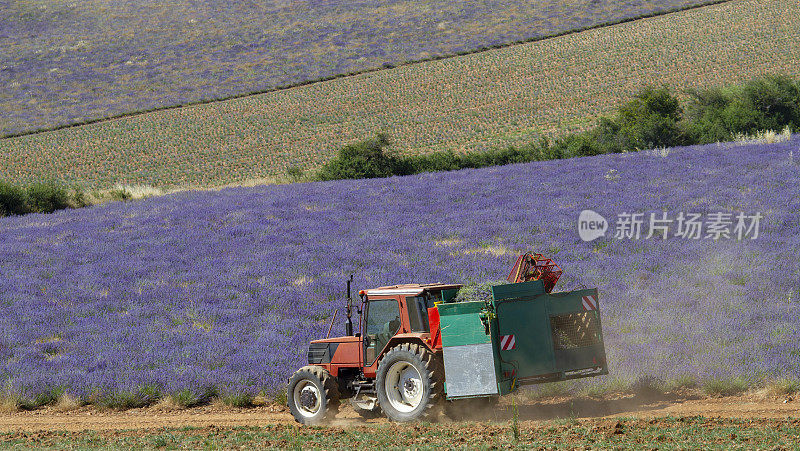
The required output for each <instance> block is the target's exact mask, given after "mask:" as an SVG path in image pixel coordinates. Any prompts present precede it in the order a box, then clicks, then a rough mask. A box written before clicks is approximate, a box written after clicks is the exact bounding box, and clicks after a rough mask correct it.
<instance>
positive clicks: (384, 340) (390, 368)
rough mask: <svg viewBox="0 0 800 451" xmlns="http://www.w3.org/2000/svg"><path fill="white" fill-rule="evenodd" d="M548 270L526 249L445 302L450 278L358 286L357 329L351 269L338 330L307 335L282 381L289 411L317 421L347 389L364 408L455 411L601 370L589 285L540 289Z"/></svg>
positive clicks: (405, 415)
mask: <svg viewBox="0 0 800 451" xmlns="http://www.w3.org/2000/svg"><path fill="white" fill-rule="evenodd" d="M560 276H561V268H559V267H558V265H556V264H555V263H553V262H552V260H550V259H547V258H544V257H542V256H541V255H540V254H532V253H528V254H525V255H521V256H520V257H519V258H518V259H517V261H516V263H515V265H514V269H513V270H512V271H511V274H510V275H509V277H508V282H509V283H507V284H502V285H495V286H493V287H492V293H491V299H485V300H479V301H460V300H459V301H457V299H459V297H458V292H459V290H460V289H461V288H462V286H461V285H458V284H441V283H431V284H403V285H392V286H384V287H379V288H375V289H370V290H361V291H359V295H360V297H361V302H360V304H359V305H358V306H356V307H357V308H356V309H355V310H356V312H357V314H358V331H356V329H355V328H354V326H355V325H354V322H353V319H352V316H353V307H354V306H353V299H352V298H351V297H350V281H352V277H351V279H350V281H348V282H347V287H348V288H347V292H348V295H347V299H348V302H347V305H346V309H345V311H346V316H347V321H346V323H345V333H346V334H345V335H344V336H341V337H330V336H328V337H325V338H323V339H319V340H314V341H312V342H311V343H310V345H309V349H308V365H307V366H304V367H302V368H300V369H299V370H297V371H296V372H295V373H294V375H292V377H291V378H290V379H289V381H288V382H289V384H288V389H287V390H288V391H287V399H288V405H289V408H290V410H291V412H292V414H293V415H294V417H295V419H297V421H298V422H300V423H304V424H319V423H321V422H324V421H327V420H330V419H331V418H333V417H334V416H335V415H336V412H337V411H338V409H339V404H340V400H342V399H349V401H350V403H351V404H352V406H353V407H354V409H355V410H356V411H357V412H359V413H360V414H362V415H364V416H365V417H368V418H370V417H373V416H375V415H380V414H384V415H386V416H387V417H389V419H391V420H392V421H400V422H404V421H414V420H417V419H420V418H425V417H429V416H430V415H431V414H432V412H434V411H436V409H433V407H434V406H437V405H442V404H443V405H444V407H445V413H447V412H448V411H449V412H451V413H454V412H455V413H456V414H457V412H459V411H462V412H463V411H464V410H470V409H464V408H463V407H464V406H465V404H466V403H478V404H481V403H483V402H484V401H487V402H494V401H496V400H497V399H498V398H499V396H501V395H505V394H507V393H510V392H512V391H514V390H515V389H516V388H518V387H520V386H522V385H526V384H536V383H542V382H552V381H561V380H567V379H575V378H580V377H589V376H597V375H601V374H608V369H607V366H606V354H605V349H604V347H603V333H602V328H601V326H600V311H599V308H598V307H599V304H598V296H597V290H596V289H588V290H578V291H570V292H564V293H551V291H552V290H553V288H554V287H555V284H556V282H557V281H558V278H559V277H560ZM335 319H336V315H335V314H334V315H333V319H332V320H331V325H330V327H329V329H328V335H330V330H331V329H332V327H333V321H334V320H335ZM448 415H450V413H448ZM451 416H452V415H451Z"/></svg>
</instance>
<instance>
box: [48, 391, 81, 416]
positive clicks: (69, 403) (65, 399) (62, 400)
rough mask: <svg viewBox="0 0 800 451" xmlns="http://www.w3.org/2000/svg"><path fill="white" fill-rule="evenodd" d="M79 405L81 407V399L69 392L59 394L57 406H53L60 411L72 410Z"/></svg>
mask: <svg viewBox="0 0 800 451" xmlns="http://www.w3.org/2000/svg"><path fill="white" fill-rule="evenodd" d="M79 407H81V401H80V400H79V399H78V398H76V397H74V396H72V395H69V394H67V393H64V394H62V395H61V396H59V397H58V401H57V402H56V404H55V406H53V408H54V409H55V410H56V411H59V412H67V411H70V410H75V409H77V408H79Z"/></svg>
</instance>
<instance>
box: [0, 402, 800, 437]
mask: <svg viewBox="0 0 800 451" xmlns="http://www.w3.org/2000/svg"><path fill="white" fill-rule="evenodd" d="M509 407H510V403H509V401H508V400H503V403H502V404H501V405H500V406H499V408H498V409H497V410H495V411H492V412H487V413H483V414H482V415H481V416H478V417H473V418H471V419H473V420H477V421H506V420H508V419H509V418H511V409H509ZM517 408H518V411H519V417H520V420H522V421H525V422H533V423H536V422H539V421H541V420H548V419H555V418H569V417H573V418H614V417H626V418H658V417H667V416H673V417H691V416H704V417H711V418H714V417H718V418H744V419H759V418H766V419H784V420H785V419H787V418H798V417H800V400H795V399H792V398H783V399H781V398H765V397H763V396H758V395H745V396H736V397H725V398H700V397H698V396H694V397H693V396H682V397H672V398H668V397H661V398H660V399H652V398H650V399H647V398H643V397H641V396H638V397H637V396H628V397H619V398H616V399H568V398H563V399H553V400H547V401H541V402H538V401H525V402H523V401H518V404H517ZM441 421H450V420H448V419H446V418H442V420H441ZM385 422H386V420H385V419H376V420H369V421H368V422H366V423H368V424H374V423H378V424H379V423H385ZM293 423H294V420H293V418H292V416H291V415H290V414H289V412H288V411H287V409H286V408H285V407H283V406H276V405H272V406H261V407H254V408H247V409H236V408H229V407H222V406H213V405H212V406H203V407H196V408H191V409H171V408H164V407H149V408H144V409H131V410H126V411H122V412H117V411H103V410H99V409H96V408H93V407H82V408H79V409H76V410H72V411H67V412H59V411H56V410H55V409H53V408H45V409H41V410H37V411H32V412H15V413H9V414H2V415H0V432H9V431H82V430H95V431H110V430H121V429H158V428H165V427H166V428H177V427H184V426H193V427H200V428H202V427H212V426H213V427H234V426H264V425H268V424H293ZM364 424H365V421H364V420H362V419H361V418H360V417H359V416H358V415H357V414H356V413H355V412H354V411H353V410H352V409H351V408H349V407H343V408H342V410H341V411H340V413H339V415H338V416H337V418H336V420H335V421H334V425H336V426H350V425H352V426H358V425H364Z"/></svg>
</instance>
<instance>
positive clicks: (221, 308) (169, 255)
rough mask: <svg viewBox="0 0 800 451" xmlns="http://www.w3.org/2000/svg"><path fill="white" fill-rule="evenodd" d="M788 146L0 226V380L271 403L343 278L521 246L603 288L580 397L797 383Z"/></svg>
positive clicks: (428, 266)
mask: <svg viewBox="0 0 800 451" xmlns="http://www.w3.org/2000/svg"><path fill="white" fill-rule="evenodd" d="M799 146H800V135H795V136H794V137H793V139H792V140H791V141H790V142H785V143H781V144H772V145H762V144H747V145H740V144H723V145H708V146H700V147H689V148H682V149H672V150H670V151H668V152H665V151H662V152H640V153H635V154H622V155H602V156H598V157H590V158H578V159H572V160H562V161H548V162H538V163H529V164H521V165H512V166H504V167H495V168H486V169H478V170H463V171H456V172H448V173H428V174H421V175H416V176H409V177H393V178H388V179H372V180H357V181H337V182H325V183H306V184H294V185H275V186H262V187H258V188H235V189H225V190H220V191H208V192H199V191H194V192H185V193H181V194H177V195H172V196H164V197H160V198H152V199H148V200H143V201H137V202H131V203H113V204H107V205H103V206H99V207H91V208H85V209H79V210H74V211H61V212H58V213H54V214H52V215H40V214H32V215H28V216H23V217H8V218H0V273H2V277H0V379H2V380H4V381H5V382H4V386H3V389H4V390H5V391H6V393H5V395H13V396H22V397H23V398H27V399H33V398H34V397H35V395H38V394H41V393H51V392H52V390H54V389H55V388H57V387H64V388H65V389H66V390H67V391H68V392H69V393H71V394H72V395H74V396H79V397H82V398H84V399H95V400H102V399H105V398H107V397H112V398H113V397H114V396H123V395H124V394H126V393H129V394H130V393H133V394H137V393H144V394H147V393H150V394H151V396H152V394H153V393H155V394H156V395H155V396H157V394H158V393H178V392H179V391H182V390H188V391H189V392H190V393H195V394H196V396H203V394H205V393H209V392H210V390H209V389H210V388H211V387H214V388H216V389H217V390H218V391H219V392H221V393H222V394H231V393H233V394H240V393H250V394H255V393H257V392H259V391H261V390H263V391H266V392H267V393H275V392H276V391H278V390H281V389H282V387H283V384H284V383H285V382H286V378H287V376H288V375H289V374H291V372H292V371H294V370H295V368H296V367H298V366H300V365H301V364H302V363H303V359H304V357H305V351H306V348H305V346H306V344H307V342H308V341H309V340H310V339H312V338H314V337H319V336H320V335H324V331H325V330H326V327H327V323H328V321H329V319H330V315H331V314H332V313H333V309H334V308H337V307H341V306H342V305H343V300H342V297H343V289H344V280H345V277H346V276H347V275H349V274H351V273H354V274H356V289H362V288H370V287H374V286H380V285H386V284H395V283H403V282H435V281H440V282H460V283H483V282H486V281H497V280H501V279H503V278H504V277H505V276H506V275H507V273H508V271H509V268H510V267H511V264H512V263H513V261H514V258H515V256H516V255H517V254H518V253H520V252H523V251H526V250H535V251H538V252H542V253H545V254H547V255H549V256H551V257H553V258H554V259H555V260H556V261H557V262H558V263H559V264H560V265H561V266H562V268H564V275H563V276H562V278H561V280H560V281H559V284H558V286H557V290H570V289H574V288H577V287H595V286H596V287H598V288H599V290H600V306H601V309H602V313H603V328H604V335H605V340H606V346H607V351H608V361H609V362H610V369H611V375H610V376H608V377H605V378H601V379H597V380H594V381H593V383H606V384H609V383H611V382H613V381H615V380H621V381H623V382H631V381H633V380H635V379H636V378H637V377H640V376H645V375H649V376H653V377H658V378H663V379H665V380H671V379H675V378H678V377H687V376H688V377H693V378H697V379H699V380H701V381H702V380H714V379H726V378H730V377H741V378H744V379H745V380H748V381H750V382H753V381H759V380H761V379H762V378H770V377H796V376H797V374H800V366H799V365H800V363H799V362H800V359H798V355H800V350H798V347H797V346H798V345H797V343H799V342H800V306H798V299H800V293H798V291H797V289H798V286H797V280H798V278H800V266H799V265H798V260H797V255H798V252H799V251H800V199H798V197H797V187H798V186H800V162H798V147H799ZM791 152H794V153H791ZM583 209H592V210H595V211H597V212H599V213H600V214H602V215H603V216H605V217H606V218H607V219H608V220H609V221H610V222H611V229H612V231H614V230H615V229H616V227H615V223H616V221H615V218H617V217H618V215H622V214H624V213H642V214H644V215H645V216H644V218H645V220H647V218H648V217H649V213H654V214H657V215H659V217H660V215H661V214H662V213H666V214H667V215H668V217H669V218H671V219H672V220H677V217H678V216H679V215H680V213H681V212H685V213H699V214H701V215H702V217H701V220H702V221H710V220H711V219H712V216H711V215H712V214H714V213H729V214H734V215H735V214H738V213H740V212H742V213H745V214H747V215H755V214H761V215H762V219H761V222H760V225H759V227H758V232H759V233H758V237H756V238H755V239H752V238H753V234H752V233H751V234H750V235H748V236H745V237H744V238H745V239H743V240H737V239H736V234H735V232H732V233H733V236H732V237H731V238H721V239H718V240H714V239H709V238H703V237H702V236H701V237H700V238H699V239H692V238H684V237H680V236H675V233H674V232H676V230H675V229H674V228H672V229H670V230H671V232H670V233H668V239H660V238H658V237H659V235H658V234H657V235H656V236H654V237H651V238H649V239H646V238H645V237H646V232H647V229H648V226H647V225H646V224H645V226H644V228H643V234H642V235H641V237H640V239H617V238H615V237H614V233H612V231H609V233H608V235H607V236H606V237H605V238H600V239H598V240H596V241H592V242H588V243H587V242H583V241H581V239H580V238H579V237H578V233H577V219H578V215H579V213H580V212H581V211H582V210H583ZM674 225H675V224H672V226H674ZM672 226H671V227H672ZM703 227H704V228H703V229H702V234H703V236H705V233H706V232H707V231H710V230H708V229H707V226H705V225H704V226H703ZM732 227H733V226H731V228H732ZM339 317H340V318H341V315H340V316H339ZM338 325H339V324H337V326H338ZM336 332H337V331H334V333H336ZM338 332H339V333H341V330H339V331H338ZM142 387H145V388H146V390H144V391H141V392H140V388H142ZM2 394H3V393H0V395H2ZM137 396H138V395H137ZM142 396H144V395H142ZM43 399H47V398H46V397H45V398H43Z"/></svg>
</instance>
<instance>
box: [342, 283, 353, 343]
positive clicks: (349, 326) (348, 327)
mask: <svg viewBox="0 0 800 451" xmlns="http://www.w3.org/2000/svg"><path fill="white" fill-rule="evenodd" d="M351 282H353V275H352V274H350V279H348V280H347V309H346V312H347V321H346V322H345V323H344V334H345V335H347V336H353V298H351V297H350V283H351Z"/></svg>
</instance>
